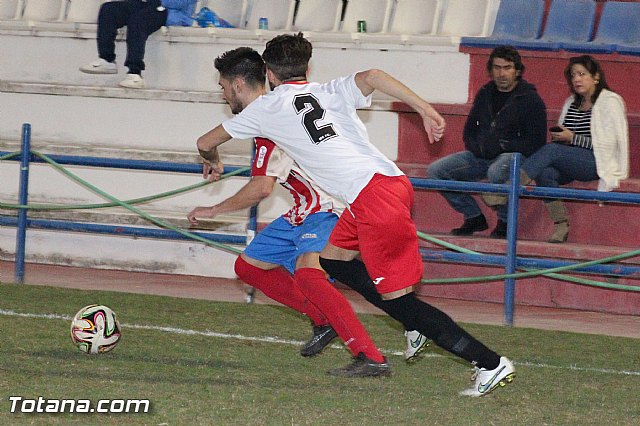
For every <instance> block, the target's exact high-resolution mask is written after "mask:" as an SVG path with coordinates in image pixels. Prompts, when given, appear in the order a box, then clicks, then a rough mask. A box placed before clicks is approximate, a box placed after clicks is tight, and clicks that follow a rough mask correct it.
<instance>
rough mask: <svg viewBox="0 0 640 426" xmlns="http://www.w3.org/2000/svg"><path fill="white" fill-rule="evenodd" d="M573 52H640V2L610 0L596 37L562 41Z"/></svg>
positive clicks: (566, 48) (603, 11)
mask: <svg viewBox="0 0 640 426" xmlns="http://www.w3.org/2000/svg"><path fill="white" fill-rule="evenodd" d="M562 48H563V49H565V50H568V51H571V52H584V53H613V52H616V51H617V52H619V53H625V54H640V3H637V2H618V1H608V2H606V3H605V4H604V7H603V9H602V16H601V17H600V24H599V25H598V30H597V33H596V36H595V38H594V39H593V40H592V41H590V42H586V43H562Z"/></svg>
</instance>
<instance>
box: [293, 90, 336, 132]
mask: <svg viewBox="0 0 640 426" xmlns="http://www.w3.org/2000/svg"><path fill="white" fill-rule="evenodd" d="M293 107H294V108H295V109H296V114H298V115H299V114H302V125H303V126H304V128H305V130H306V131H307V134H308V135H309V138H311V141H312V142H313V143H314V144H316V145H318V144H319V143H320V142H323V141H326V140H327V139H331V138H333V137H335V136H337V133H336V132H335V130H333V124H331V123H329V124H325V125H324V126H320V127H318V125H317V124H316V122H317V121H318V120H322V119H323V118H324V113H325V111H324V108H322V107H321V106H320V103H319V102H318V99H317V98H316V97H315V96H313V95H312V94H310V93H305V94H302V95H296V96H295V97H294V98H293Z"/></svg>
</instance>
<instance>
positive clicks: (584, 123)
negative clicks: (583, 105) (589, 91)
mask: <svg viewBox="0 0 640 426" xmlns="http://www.w3.org/2000/svg"><path fill="white" fill-rule="evenodd" d="M591 110H592V109H591V108H589V109H588V110H587V111H580V110H579V109H578V107H577V106H576V105H575V104H574V103H572V104H571V105H570V106H569V110H568V111H567V115H566V116H565V117H564V121H563V122H562V125H563V126H564V127H566V128H567V129H569V130H571V131H572V132H573V139H572V140H571V145H574V146H577V147H580V148H586V149H591V150H592V149H593V145H592V144H591Z"/></svg>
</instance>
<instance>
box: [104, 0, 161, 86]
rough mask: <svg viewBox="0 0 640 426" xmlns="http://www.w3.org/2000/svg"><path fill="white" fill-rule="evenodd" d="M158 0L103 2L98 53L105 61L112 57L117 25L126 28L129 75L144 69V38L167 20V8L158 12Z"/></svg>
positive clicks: (111, 59)
mask: <svg viewBox="0 0 640 426" xmlns="http://www.w3.org/2000/svg"><path fill="white" fill-rule="evenodd" d="M158 6H160V0H148V1H142V0H127V1H113V2H108V3H104V4H103V5H102V6H101V7H100V13H99V15H98V56H100V57H101V58H102V59H104V60H105V61H108V62H113V61H114V60H115V59H116V44H115V40H116V35H117V34H118V28H122V27H124V26H126V27H127V59H126V61H125V62H124V65H125V66H126V67H127V68H129V74H141V73H142V70H144V49H145V45H146V43H147V38H149V36H150V35H151V34H153V33H154V32H156V31H158V30H159V29H160V27H162V26H163V25H164V24H165V22H166V21H167V11H166V10H164V11H159V10H157V9H156V8H157V7H158Z"/></svg>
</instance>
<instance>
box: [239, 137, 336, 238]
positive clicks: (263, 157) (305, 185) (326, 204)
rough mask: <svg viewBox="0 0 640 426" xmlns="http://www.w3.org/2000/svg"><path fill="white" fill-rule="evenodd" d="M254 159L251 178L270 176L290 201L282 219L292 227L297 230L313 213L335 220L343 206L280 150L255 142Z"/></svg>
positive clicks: (261, 140) (256, 140)
mask: <svg viewBox="0 0 640 426" xmlns="http://www.w3.org/2000/svg"><path fill="white" fill-rule="evenodd" d="M255 143H256V158H255V160H254V161H253V165H252V167H251V176H272V177H275V178H276V179H277V180H278V183H279V184H280V185H282V186H283V187H284V188H286V189H287V190H288V191H289V193H290V194H291V197H292V198H293V205H292V206H291V208H290V209H289V211H288V212H286V213H285V214H284V215H283V216H284V218H285V219H286V220H287V221H288V222H289V223H290V224H291V225H293V226H298V225H300V224H302V223H303V222H304V220H305V219H306V218H307V216H309V215H310V214H313V213H318V212H329V213H335V214H337V215H338V216H340V214H342V211H343V210H344V208H345V206H344V204H342V203H341V202H339V201H338V200H336V199H334V198H333V197H331V196H330V195H329V194H327V193H326V192H324V191H323V190H322V189H320V188H319V187H318V186H317V185H316V184H315V183H313V181H312V180H311V179H309V178H308V177H307V176H306V175H305V173H304V172H303V171H302V170H300V168H299V167H298V166H297V164H296V163H295V162H294V161H293V160H292V159H291V157H289V156H288V155H287V154H286V153H285V152H284V151H283V150H282V149H280V148H279V147H278V146H276V145H275V144H274V143H273V142H271V141H270V140H268V139H264V138H256V139H255Z"/></svg>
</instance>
